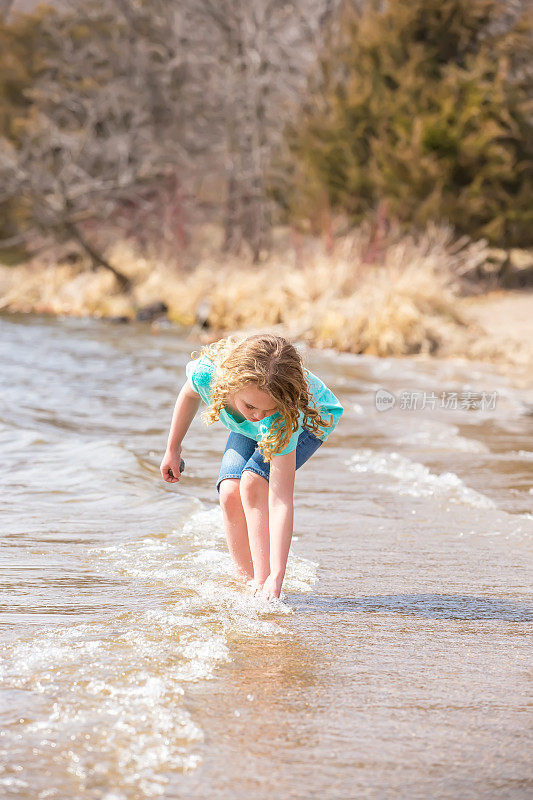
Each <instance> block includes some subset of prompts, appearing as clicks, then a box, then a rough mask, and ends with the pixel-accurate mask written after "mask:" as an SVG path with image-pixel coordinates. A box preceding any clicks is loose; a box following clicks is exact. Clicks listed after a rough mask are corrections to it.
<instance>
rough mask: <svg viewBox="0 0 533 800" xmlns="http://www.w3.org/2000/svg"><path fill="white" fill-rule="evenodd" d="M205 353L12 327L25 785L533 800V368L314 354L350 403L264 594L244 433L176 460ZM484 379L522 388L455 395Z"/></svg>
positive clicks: (18, 747) (4, 527)
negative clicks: (234, 489)
mask: <svg viewBox="0 0 533 800" xmlns="http://www.w3.org/2000/svg"><path fill="white" fill-rule="evenodd" d="M194 348H195V343H194V342H191V341H187V340H186V339H185V338H184V337H183V336H181V335H180V334H179V333H177V332H176V331H175V330H173V329H164V330H161V331H160V332H159V334H158V335H153V333H151V332H150V329H149V328H148V327H145V326H141V325H139V326H136V325H131V326H128V327H120V326H118V327H115V326H112V325H111V324H108V323H105V322H98V321H95V320H76V319H48V318H39V317H0V352H1V357H2V365H3V366H2V391H1V406H0V423H1V427H0V445H1V447H2V454H3V458H2V461H1V463H0V476H1V481H2V489H3V491H2V495H1V499H0V509H1V511H2V515H1V521H0V534H1V537H2V564H1V572H0V575H1V593H2V600H1V604H2V608H1V612H2V613H1V614H0V647H1V659H2V660H1V672H0V677H1V684H0V728H1V730H0V791H1V793H2V796H4V797H8V798H17V800H30V799H31V800H34V798H38V799H39V800H45V799H48V798H61V800H62V799H63V798H69V800H71V799H72V798H80V800H93V799H96V798H98V799H99V798H102V799H104V798H105V799H106V800H136V799H137V798H151V797H164V798H183V797H186V798H205V797H209V798H232V799H233V798H237V799H238V798H243V800H244V798H248V797H250V796H253V797H254V798H256V799H257V800H263V798H270V797H271V796H272V795H276V796H278V797H281V798H302V800H303V798H306V799H307V798H326V799H327V800H337V798H338V800H341V799H342V800H344V799H345V798H352V797H353V798H373V799H374V798H375V800H381V798H388V797H390V798H406V800H407V798H428V797H432V798H443V799H444V798H446V799H448V798H449V800H452V799H455V798H458V797H460V798H462V800H467V798H476V800H478V798H481V797H482V798H498V800H502V799H503V798H525V797H529V796H531V791H532V789H533V779H532V775H531V767H530V757H529V756H530V753H531V735H530V730H531V719H530V705H528V696H529V690H530V683H529V682H528V678H529V677H530V674H531V673H530V665H531V660H530V656H531V642H530V639H529V640H528V635H529V634H530V632H531V621H532V620H533V601H532V595H531V563H532V560H531V555H532V549H533V490H532V488H531V487H532V480H531V477H532V474H533V453H532V451H533V392H532V388H531V386H530V385H528V384H527V383H526V382H525V381H524V378H523V376H522V379H521V381H520V382H517V380H514V379H512V378H511V377H504V376H502V375H500V374H498V373H497V372H496V370H495V369H493V368H491V367H489V366H487V365H471V364H466V363H461V362H431V361H430V362H428V361H420V360H417V359H406V360H401V361H400V360H394V359H385V360H380V359H375V358H371V357H354V356H346V355H344V356H337V355H335V354H333V353H317V352H313V351H308V350H307V349H305V348H303V352H304V355H305V357H306V359H307V360H308V363H309V366H310V367H311V369H312V370H313V371H314V372H316V373H317V374H319V375H320V376H321V377H323V378H324V379H325V380H326V382H327V383H328V384H329V385H330V386H331V388H332V389H333V391H334V392H335V393H336V394H337V395H338V396H339V397H340V399H341V400H342V402H343V404H344V405H345V409H346V412H345V415H344V417H343V418H342V421H341V424H340V426H339V429H338V431H337V432H336V433H335V434H333V436H332V437H331V438H330V439H329V441H328V443H327V445H326V446H325V447H323V448H321V449H320V450H319V451H318V453H317V454H316V455H315V456H314V457H313V459H312V460H311V461H310V462H309V464H307V465H305V466H304V467H303V468H302V469H301V470H300V471H299V472H298V473H297V482H296V483H297V485H296V519H295V537H294V542H293V546H292V555H291V558H290V561H289V567H288V575H287V578H286V581H285V585H284V590H285V593H284V599H283V602H279V603H273V604H266V603H263V602H261V601H258V600H254V599H253V598H251V597H250V596H249V595H248V594H247V593H246V591H245V590H244V589H243V588H242V587H241V586H240V585H239V584H238V583H237V582H236V581H235V580H234V579H233V578H232V576H231V570H230V563H229V557H228V555H227V552H226V548H225V542H224V534H223V529H222V524H221V517H220V512H219V509H218V507H217V505H216V501H217V496H216V491H215V488H214V481H215V479H216V475H217V472H218V463H219V458H220V453H221V450H222V448H223V446H224V442H225V431H224V429H223V428H222V427H216V426H215V427H212V428H206V427H205V426H203V425H202V423H201V421H200V420H199V419H198V418H197V419H196V420H195V422H194V423H193V426H192V427H191V430H190V433H189V436H188V437H187V439H186V442H185V445H184V450H183V455H184V458H185V461H186V463H187V469H186V473H185V476H184V478H183V480H182V481H181V482H180V484H179V486H170V485H167V484H165V483H164V482H163V481H162V480H161V479H160V477H159V470H158V467H159V462H160V459H161V456H162V452H163V449H164V446H165V443H166V435H167V431H168V424H169V422H170V416H171V412H172V407H173V404H174V400H175V395H176V393H177V391H178V389H179V387H180V385H181V382H182V380H183V368H184V365H185V363H186V361H187V359H188V357H189V353H190V351H191V350H193V349H194ZM380 389H385V390H386V391H389V392H392V393H394V394H395V396H396V400H397V402H396V405H395V407H394V408H393V409H391V410H387V411H378V410H377V409H376V405H375V397H376V392H377V391H378V390H380ZM467 391H470V392H477V393H482V392H485V393H487V394H490V393H494V392H496V393H497V398H496V402H495V403H494V404H493V406H492V407H491V406H490V402H488V407H486V408H484V409H481V408H473V409H472V408H466V407H461V405H459V407H458V408H457V409H453V408H445V407H442V405H441V401H440V397H441V395H442V392H444V393H445V398H444V399H446V398H448V399H449V395H450V393H452V392H458V393H459V394H460V393H464V392H467ZM402 392H404V393H406V394H404V395H401V393H402ZM415 392H417V393H419V395H420V396H419V398H418V399H419V400H420V405H424V403H425V405H426V407H425V408H420V406H419V408H418V410H417V409H409V408H408V407H402V404H403V405H404V406H405V405H409V404H410V403H411V402H412V397H413V393H415ZM424 392H426V398H425V400H424V397H423V394H422V393H424ZM432 393H434V394H435V396H436V398H437V400H436V401H434V402H433V403H431V402H429V401H430V400H431V394H432ZM402 397H403V398H404V400H403V401H402V400H401V398H402ZM406 397H408V400H409V398H411V399H410V400H409V402H407V401H406V399H405V398H406ZM444 399H443V401H442V402H444ZM426 401H427V402H426ZM465 404H466V400H465ZM432 406H433V407H432Z"/></svg>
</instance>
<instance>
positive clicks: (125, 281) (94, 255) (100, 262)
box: [65, 222, 132, 292]
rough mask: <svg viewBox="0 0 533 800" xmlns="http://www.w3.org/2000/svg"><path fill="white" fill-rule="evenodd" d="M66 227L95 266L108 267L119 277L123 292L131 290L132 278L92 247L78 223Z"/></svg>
mask: <svg viewBox="0 0 533 800" xmlns="http://www.w3.org/2000/svg"><path fill="white" fill-rule="evenodd" d="M65 227H66V229H67V231H68V233H69V234H70V235H71V236H72V238H73V239H74V240H75V241H76V242H77V243H78V244H79V245H80V247H82V248H83V249H84V250H85V252H86V253H87V255H88V256H89V258H90V259H91V261H92V262H93V264H94V266H97V267H105V269H108V270H109V271H110V272H112V273H113V275H114V276H115V278H116V279H117V281H118V283H119V286H120V288H121V289H122V291H123V292H130V291H131V288H132V283H131V280H130V279H129V278H128V277H127V275H124V274H123V273H122V272H119V270H118V269H115V267H113V266H112V265H111V264H110V263H109V261H107V260H106V259H105V258H104V257H103V255H101V254H100V253H98V252H97V251H96V250H95V249H94V248H93V247H92V245H90V244H89V242H88V241H87V240H86V239H85V237H84V236H83V234H82V233H81V231H80V230H79V229H78V228H77V227H76V225H75V224H74V223H73V222H67V223H66V224H65Z"/></svg>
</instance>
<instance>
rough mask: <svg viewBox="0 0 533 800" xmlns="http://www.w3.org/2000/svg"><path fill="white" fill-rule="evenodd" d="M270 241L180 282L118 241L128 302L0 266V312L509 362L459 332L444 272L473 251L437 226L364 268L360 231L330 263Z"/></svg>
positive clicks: (461, 323)
mask: <svg viewBox="0 0 533 800" xmlns="http://www.w3.org/2000/svg"><path fill="white" fill-rule="evenodd" d="M286 238H287V237H285V239H286ZM279 240H280V242H281V243H282V245H283V244H284V246H280V247H278V250H277V252H274V254H273V255H271V256H270V257H269V259H268V260H267V261H265V262H264V263H262V264H261V265H257V266H256V265H252V264H250V262H249V260H246V259H245V258H241V259H236V258H231V259H230V258H221V257H218V258H216V257H213V256H208V255H205V252H204V253H203V257H202V258H201V260H200V261H199V263H198V265H197V266H196V267H195V268H194V269H191V270H188V271H183V270H179V269H176V268H175V267H172V266H170V265H168V264H165V263H163V262H162V261H158V260H157V259H152V260H150V261H148V260H147V259H146V258H143V257H141V256H140V255H139V254H137V253H136V252H135V250H134V249H133V248H132V247H131V245H129V244H128V243H125V242H118V243H117V244H115V245H114V247H113V248H112V250H111V251H110V252H109V253H108V254H107V255H108V258H109V259H110V261H111V263H113V264H114V265H115V266H116V267H117V268H119V269H120V270H121V271H122V272H124V273H126V274H127V275H128V276H129V277H130V278H132V280H133V281H134V289H133V292H132V294H131V295H130V296H126V295H123V294H121V293H120V292H119V291H118V288H117V284H116V282H115V279H114V277H113V276H112V275H111V274H110V273H108V272H106V271H105V270H98V271H96V272H92V271H87V270H83V269H82V268H81V267H80V266H71V265H64V264H54V263H49V264H46V263H44V264H43V263H33V264H28V265H25V266H20V267H16V268H7V267H3V268H0V309H2V308H3V309H8V310H11V311H36V312H46V313H54V314H58V313H61V314H73V315H93V316H118V315H120V316H122V315H125V316H129V317H133V316H134V314H135V311H136V309H137V308H138V307H140V306H142V305H145V304H147V303H150V302H152V301H155V300H164V301H165V302H166V303H167V305H168V306H169V316H170V318H171V319H172V320H174V321H176V322H180V323H182V324H184V325H192V324H194V322H195V320H196V318H197V312H198V309H199V308H200V307H203V308H204V309H206V315H207V319H208V322H209V327H210V331H212V335H213V336H218V335H221V334H223V333H225V332H227V331H235V330H242V329H257V328H269V327H272V326H278V327H279V328H280V329H281V330H283V331H284V332H286V334H287V335H288V336H291V337H298V338H302V339H304V340H306V341H307V342H309V343H310V344H312V345H315V346H318V347H333V348H336V349H339V350H344V351H349V352H354V353H369V354H375V355H378V356H402V355H408V354H415V353H422V354H433V355H439V356H455V355H464V356H466V357H475V358H483V359H493V360H494V359H499V358H506V357H509V350H508V348H506V345H505V342H503V343H502V342H501V341H498V342H494V341H492V340H490V337H487V336H485V333H484V331H483V329H482V328H480V327H479V326H478V325H476V324H473V323H471V322H469V318H468V314H467V313H466V314H465V313H464V312H463V311H462V302H461V300H460V299H459V298H458V297H457V296H456V294H454V280H453V276H454V266H457V264H458V261H460V262H461V264H462V265H464V264H468V259H469V258H471V259H476V261H479V258H480V257H482V253H481V251H482V249H483V246H482V245H480V243H475V244H473V245H471V246H464V247H463V248H460V249H459V251H458V252H457V247H456V246H454V244H453V240H452V233H451V231H450V230H449V229H448V228H445V227H444V228H443V227H435V226H430V227H428V229H427V231H426V232H425V233H424V235H422V236H420V237H418V238H416V239H415V238H414V237H411V236H403V237H402V236H400V235H399V234H398V233H397V232H395V231H393V232H391V233H389V235H388V237H387V240H386V242H384V243H382V244H381V246H380V248H379V252H378V253H375V252H374V254H373V263H367V261H366V260H365V258H366V257H367V255H366V254H367V253H368V250H369V237H368V234H367V233H366V232H365V231H364V230H359V231H355V232H353V233H351V234H350V235H348V236H345V237H343V238H341V239H339V240H338V241H337V242H336V245H335V248H334V250H333V252H332V253H329V254H326V253H325V252H324V249H323V247H322V244H321V242H320V241H318V240H311V239H308V240H307V241H306V243H305V247H304V249H303V250H302V255H301V258H300V261H301V266H296V265H295V263H294V262H295V255H294V251H291V250H290V249H288V248H287V246H286V241H285V243H283V236H281V237H279ZM480 254H481V255H480ZM515 355H516V354H515ZM511 357H513V356H511ZM519 357H521V356H520V354H519Z"/></svg>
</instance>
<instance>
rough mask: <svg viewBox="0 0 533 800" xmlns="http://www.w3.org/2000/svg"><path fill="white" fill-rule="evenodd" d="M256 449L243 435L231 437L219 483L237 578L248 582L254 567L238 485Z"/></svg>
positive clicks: (233, 434) (237, 434)
mask: <svg viewBox="0 0 533 800" xmlns="http://www.w3.org/2000/svg"><path fill="white" fill-rule="evenodd" d="M254 449H255V441H254V440H253V439H249V438H248V437H247V436H243V435H242V434H240V433H235V432H232V433H230V435H229V437H228V441H227V444H226V448H225V450H224V455H223V457H222V464H221V465H220V473H219V476H218V480H217V489H218V491H219V494H220V506H221V508H222V517H223V520H224V530H225V533H226V541H227V543H228V549H229V552H230V555H231V557H232V558H233V562H234V564H235V570H236V573H237V575H238V576H239V577H241V578H244V579H245V580H249V579H250V578H252V577H253V566H252V556H251V554H250V546H249V544H248V528H247V525H246V517H245V516H244V510H243V507H242V502H241V495H240V491H239V484H240V477H241V474H242V471H243V469H244V466H245V464H246V462H247V461H248V459H249V458H250V455H251V454H252V453H253V452H254Z"/></svg>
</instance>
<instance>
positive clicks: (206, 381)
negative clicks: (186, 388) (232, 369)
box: [185, 356, 215, 403]
mask: <svg viewBox="0 0 533 800" xmlns="http://www.w3.org/2000/svg"><path fill="white" fill-rule="evenodd" d="M185 374H186V375H187V377H188V379H189V380H190V382H191V384H192V386H193V389H194V390H195V391H196V392H198V394H199V395H200V397H201V398H202V400H203V401H204V403H210V402H211V387H212V384H213V378H214V374H215V365H214V364H213V362H212V361H211V360H210V359H209V358H207V356H200V358H196V359H194V360H193V361H189V363H188V364H187V366H186V367H185Z"/></svg>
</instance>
